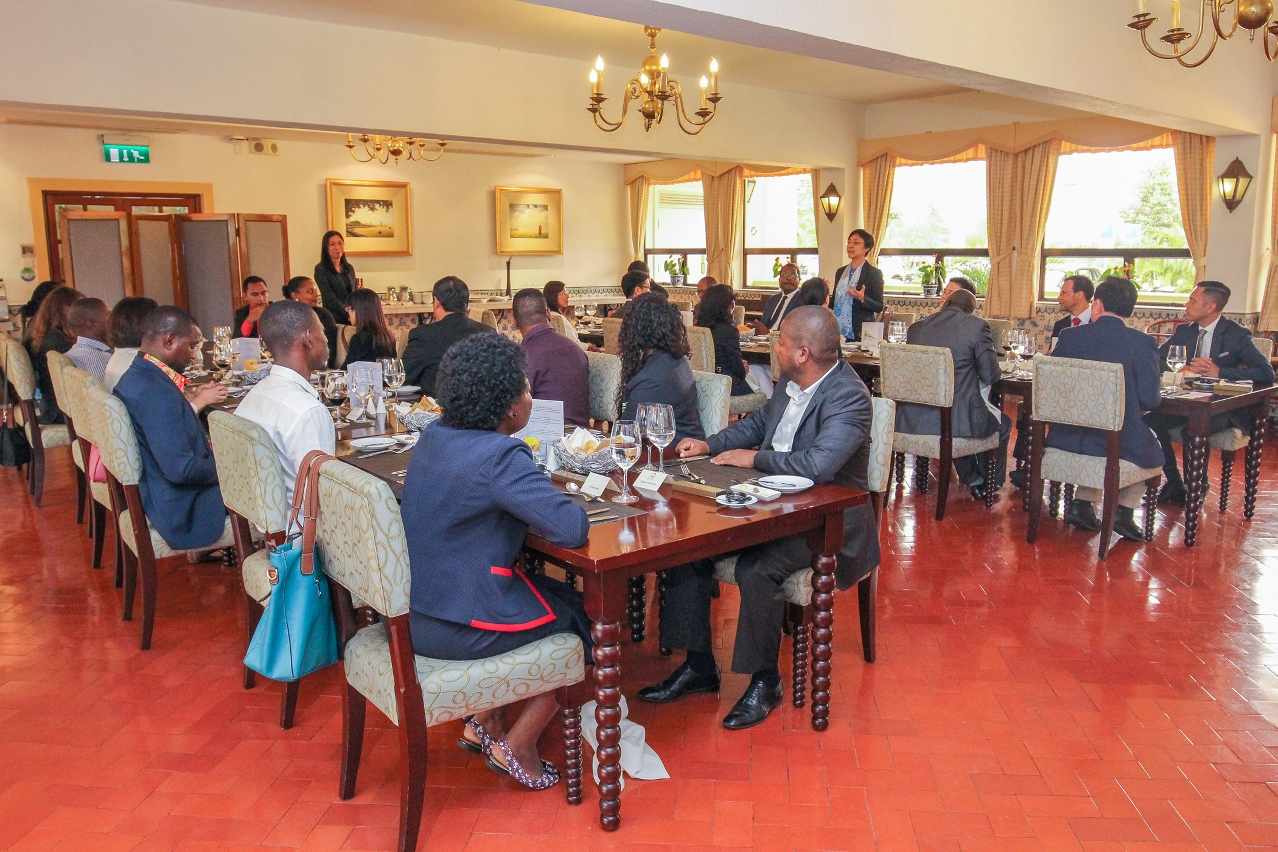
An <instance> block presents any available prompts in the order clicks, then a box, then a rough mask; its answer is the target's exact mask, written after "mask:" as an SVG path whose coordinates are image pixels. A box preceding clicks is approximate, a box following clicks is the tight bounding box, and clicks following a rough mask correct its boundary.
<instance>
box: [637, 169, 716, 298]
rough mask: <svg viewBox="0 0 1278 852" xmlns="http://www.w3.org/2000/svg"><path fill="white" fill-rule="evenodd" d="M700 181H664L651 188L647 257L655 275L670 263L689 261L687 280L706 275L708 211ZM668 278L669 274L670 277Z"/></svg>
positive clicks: (649, 189)
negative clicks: (703, 202) (669, 182)
mask: <svg viewBox="0 0 1278 852" xmlns="http://www.w3.org/2000/svg"><path fill="white" fill-rule="evenodd" d="M702 198H703V195H702V191H701V180H700V179H697V180H692V181H686V182H684V183H672V184H661V185H657V186H652V187H649V188H648V228H647V236H646V238H645V242H646V243H647V245H646V246H645V247H644V260H645V261H646V262H647V264H648V268H649V269H650V270H652V274H653V277H654V278H657V277H660V276H661V274H662V272H666V273H667V276H668V275H669V274H672V273H670V272H669V270H668V269H667V268H666V264H667V263H670V264H671V266H672V267H673V268H678V265H679V264H680V263H681V262H682V261H685V260H686V261H687V264H688V279H689V281H692V282H696V281H697V280H698V279H700V278H701V277H702V276H703V275H705V274H706V214H705V208H704V207H703V206H702ZM666 280H668V277H667V279H666Z"/></svg>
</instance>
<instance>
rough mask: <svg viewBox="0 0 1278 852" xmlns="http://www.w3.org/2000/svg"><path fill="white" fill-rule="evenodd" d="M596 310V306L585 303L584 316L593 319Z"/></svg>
mask: <svg viewBox="0 0 1278 852" xmlns="http://www.w3.org/2000/svg"><path fill="white" fill-rule="evenodd" d="M596 310H597V308H596V307H595V306H594V305H586V316H588V317H590V318H591V319H592V320H593V319H594V318H595V312H596Z"/></svg>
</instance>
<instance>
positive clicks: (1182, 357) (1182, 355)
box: [1167, 346, 1189, 373]
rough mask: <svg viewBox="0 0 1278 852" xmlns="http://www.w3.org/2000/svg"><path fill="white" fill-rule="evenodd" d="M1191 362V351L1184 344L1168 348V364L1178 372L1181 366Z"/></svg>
mask: <svg viewBox="0 0 1278 852" xmlns="http://www.w3.org/2000/svg"><path fill="white" fill-rule="evenodd" d="M1187 363H1189V353H1188V352H1187V351H1186V348H1185V347H1184V346H1169V347H1168V348H1167V366H1168V367H1171V368H1172V369H1173V370H1175V371H1176V372H1178V373H1179V372H1180V369H1181V367H1184V366H1185V364H1187Z"/></svg>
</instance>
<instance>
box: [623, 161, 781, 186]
mask: <svg viewBox="0 0 1278 852" xmlns="http://www.w3.org/2000/svg"><path fill="white" fill-rule="evenodd" d="M738 167H740V168H741V170H742V174H743V175H744V176H745V177H764V176H768V175H789V174H800V173H802V172H806V171H807V169H806V168H799V167H797V166H769V165H764V164H761V163H730V162H726V161H723V160H653V161H651V162H648V163H627V164H626V165H625V181H626V183H634V182H635V181H636V180H638V179H639V178H641V177H644V178H647V179H648V182H649V183H650V184H656V183H680V182H682V181H687V180H698V179H700V178H706V177H719V176H720V175H725V174H727V173H728V172H730V171H732V170H733V169H735V168H738Z"/></svg>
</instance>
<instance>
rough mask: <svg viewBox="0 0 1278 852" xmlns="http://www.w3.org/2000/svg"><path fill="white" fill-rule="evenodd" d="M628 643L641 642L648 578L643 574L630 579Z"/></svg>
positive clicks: (645, 614)
mask: <svg viewBox="0 0 1278 852" xmlns="http://www.w3.org/2000/svg"><path fill="white" fill-rule="evenodd" d="M629 604H630V607H629V613H628V614H629V617H630V641H631V642H642V641H643V638H644V622H645V621H646V620H647V616H648V613H647V604H648V578H647V576H646V575H644V574H640V575H639V576H638V577H631V578H630V601H629Z"/></svg>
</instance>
